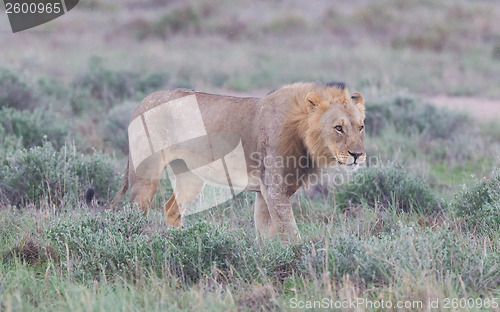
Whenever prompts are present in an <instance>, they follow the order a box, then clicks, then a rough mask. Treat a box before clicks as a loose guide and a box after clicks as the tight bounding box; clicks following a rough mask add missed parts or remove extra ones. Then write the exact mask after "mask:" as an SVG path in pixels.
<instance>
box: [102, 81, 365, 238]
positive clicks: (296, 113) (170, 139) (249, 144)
mask: <svg viewBox="0 0 500 312" xmlns="http://www.w3.org/2000/svg"><path fill="white" fill-rule="evenodd" d="M364 118H365V108H364V99H363V97H362V96H361V94H359V93H353V94H352V95H349V92H348V90H347V89H346V88H345V87H344V84H342V83H329V84H326V85H323V84H315V83H295V84H292V85H287V86H284V87H282V88H281V89H279V90H276V91H274V92H271V93H270V94H268V95H267V96H266V97H264V98H262V99H258V98H239V97H231V96H221V95H214V94H206V93H201V92H196V91H192V90H186V89H175V90H169V91H157V92H155V93H153V94H151V95H149V96H148V97H146V98H145V99H144V100H143V101H142V102H141V104H140V105H139V106H138V107H137V108H136V109H135V110H134V112H133V113H132V118H131V123H130V126H129V150H130V155H129V160H128V164H127V173H126V174H125V179H124V182H123V186H122V188H121V190H120V191H119V192H118V193H117V195H116V196H115V198H114V199H113V201H112V202H111V204H110V207H113V206H114V205H116V204H117V203H118V202H119V201H120V200H121V198H122V197H123V195H124V194H125V192H126V191H127V189H128V188H130V201H131V202H132V203H137V204H138V205H139V207H140V208H141V209H143V210H144V212H146V211H147V209H148V207H149V206H150V204H151V201H152V199H153V196H154V195H155V193H156V190H157V186H158V182H159V179H160V175H161V174H162V172H163V171H164V170H165V168H166V167H167V166H168V165H169V164H170V166H171V168H172V170H173V172H174V174H175V180H176V183H175V188H174V194H173V195H172V197H171V198H170V199H169V200H168V201H167V203H165V213H166V223H167V225H168V226H181V221H182V217H183V215H184V212H185V209H186V207H187V205H188V203H189V202H191V201H192V200H193V199H194V198H195V197H196V196H197V195H198V194H199V193H200V192H201V191H202V190H203V188H204V186H205V182H210V183H216V184H219V185H224V184H225V185H229V186H230V187H231V190H233V188H234V189H239V190H244V191H253V192H256V199H255V211H254V218H255V227H256V228H257V230H258V232H259V233H261V234H262V235H264V236H266V237H274V236H276V235H278V236H279V238H280V239H281V240H282V241H296V240H298V239H299V233H298V230H297V224H296V223H295V218H294V216H293V212H292V207H291V205H290V201H289V198H290V196H292V195H293V194H294V193H295V192H296V191H297V189H298V188H300V187H301V186H303V185H304V184H307V181H308V177H311V175H313V174H316V173H317V172H318V170H319V169H321V168H323V167H326V166H329V165H338V164H340V165H348V166H349V165H353V164H359V163H363V162H364V161H365V158H366V154H365V150H364V147H363V139H364V135H365V131H364V125H363V121H364ZM238 147H240V150H239V151H240V152H241V153H240V154H238V153H237V152H232V151H237V150H238ZM231 153H232V154H231ZM228 155H230V156H228ZM238 155H239V156H238ZM218 159H219V160H221V161H219V162H218V164H217V165H215V164H216V160H218ZM233 194H234V193H233Z"/></svg>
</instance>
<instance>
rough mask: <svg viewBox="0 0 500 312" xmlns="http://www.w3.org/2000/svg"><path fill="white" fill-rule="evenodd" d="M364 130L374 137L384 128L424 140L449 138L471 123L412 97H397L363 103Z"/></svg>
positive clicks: (459, 115) (466, 119) (465, 117)
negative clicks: (419, 135) (364, 113)
mask: <svg viewBox="0 0 500 312" xmlns="http://www.w3.org/2000/svg"><path fill="white" fill-rule="evenodd" d="M366 110H367V113H366V120H365V125H366V128H367V131H368V132H369V133H370V134H372V135H378V134H379V133H380V131H381V130H382V128H384V127H385V126H386V125H394V127H395V129H396V130H397V131H399V132H403V133H405V134H407V135H411V134H422V135H424V136H426V138H427V139H450V138H452V137H453V136H454V135H455V134H456V133H457V132H458V130H459V128H460V127H462V126H463V125H464V124H466V123H467V124H470V123H472V121H471V120H470V118H469V117H467V116H466V115H464V114H461V113H456V112H452V111H449V110H448V109H445V108H438V107H436V106H435V105H432V104H428V103H423V102H421V101H419V100H417V99H416V98H414V97H410V96H406V95H398V96H395V97H389V98H381V99H379V100H378V101H375V102H367V103H366Z"/></svg>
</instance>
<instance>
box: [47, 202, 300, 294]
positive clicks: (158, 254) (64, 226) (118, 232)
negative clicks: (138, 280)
mask: <svg viewBox="0 0 500 312" xmlns="http://www.w3.org/2000/svg"><path fill="white" fill-rule="evenodd" d="M75 217H76V218H75ZM75 217H71V216H70V217H69V218H58V220H56V221H54V222H52V223H51V224H50V226H49V227H48V229H47V237H48V238H49V240H50V241H51V242H52V243H51V246H52V247H53V249H54V250H55V251H56V252H57V254H59V255H67V251H66V248H68V251H69V254H70V258H71V259H70V262H66V261H65V262H62V263H61V265H62V266H66V268H65V271H66V270H67V269H70V270H71V274H73V275H74V276H75V277H77V278H81V279H99V278H101V277H102V275H103V274H105V275H106V276H107V278H113V276H115V275H116V274H119V275H120V276H125V277H129V276H132V277H134V276H135V275H136V274H141V273H143V272H144V271H147V272H155V273H156V274H158V275H159V276H163V275H167V276H169V277H175V278H178V279H181V280H182V282H183V283H185V284H186V285H192V284H193V283H195V282H197V281H198V280H200V279H204V278H206V277H209V276H212V274H216V275H219V274H222V275H223V276H224V277H225V278H227V279H229V278H244V279H260V278H263V280H266V279H267V278H268V277H269V276H270V277H283V276H284V275H285V274H286V275H288V274H291V269H292V268H291V266H292V265H293V263H294V261H295V258H296V255H295V252H294V251H293V248H292V247H290V246H283V245H282V244H281V243H280V242H279V241H267V242H266V243H265V244H259V243H258V242H257V241H255V240H254V239H253V237H251V235H248V233H239V232H235V231H227V230H224V229H223V228H220V227H218V226H216V225H212V224H208V223H207V222H204V221H202V222H198V223H194V224H190V225H188V226H185V227H184V228H183V229H180V228H170V229H168V230H167V229H166V228H163V226H164V225H160V226H161V228H158V224H155V223H153V222H152V220H151V219H148V218H145V217H144V215H143V213H142V211H140V210H138V209H136V208H135V207H133V208H132V207H131V206H126V207H125V208H124V209H123V210H120V211H117V212H114V213H113V212H104V213H101V214H93V213H84V214H82V215H78V216H76V215H75ZM238 235H244V236H243V239H242V238H241V237H238ZM61 258H65V256H61ZM68 266H70V267H69V268H68ZM219 276H220V275H219Z"/></svg>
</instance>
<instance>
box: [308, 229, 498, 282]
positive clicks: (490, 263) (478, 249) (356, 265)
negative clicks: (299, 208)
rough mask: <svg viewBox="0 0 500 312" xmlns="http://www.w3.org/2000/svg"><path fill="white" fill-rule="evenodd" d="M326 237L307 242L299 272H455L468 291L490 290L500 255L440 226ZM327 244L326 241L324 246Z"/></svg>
mask: <svg viewBox="0 0 500 312" xmlns="http://www.w3.org/2000/svg"><path fill="white" fill-rule="evenodd" d="M327 236H328V240H327V241H321V242H319V243H317V244H315V245H314V244H307V245H306V246H305V247H304V250H303V252H302V256H301V258H300V261H299V265H298V268H299V271H300V272H302V273H303V274H313V275H314V274H316V275H322V274H324V273H325V271H327V272H329V273H330V276H334V277H336V278H342V277H343V276H345V275H350V276H351V277H352V278H353V279H359V280H360V281H361V282H364V283H368V284H374V283H375V284H387V283H390V282H394V281H398V280H400V279H401V278H404V277H405V276H406V277H407V276H408V274H411V275H413V276H414V278H416V279H418V278H422V275H430V276H443V275H449V276H450V277H451V278H452V280H455V281H457V286H458V285H459V284H458V283H459V282H458V280H459V279H458V276H460V278H461V280H462V281H463V282H464V283H465V284H466V285H467V286H469V287H473V288H474V289H491V288H492V289H495V288H496V287H498V285H500V272H499V271H498V270H497V269H496V267H497V265H498V261H499V260H500V255H499V254H498V252H496V251H495V247H493V246H489V247H486V248H485V247H484V245H483V242H482V240H474V239H471V238H470V237H467V236H463V235H462V234H460V233H457V232H452V231H450V230H449V229H448V228H446V227H437V228H434V229H430V228H419V227H418V226H416V225H415V224H409V225H408V226H401V228H400V229H399V231H396V232H393V233H382V234H380V236H369V237H358V236H357V235H353V234H348V233H345V232H341V233H335V232H333V233H328V234H327ZM326 242H328V244H326Z"/></svg>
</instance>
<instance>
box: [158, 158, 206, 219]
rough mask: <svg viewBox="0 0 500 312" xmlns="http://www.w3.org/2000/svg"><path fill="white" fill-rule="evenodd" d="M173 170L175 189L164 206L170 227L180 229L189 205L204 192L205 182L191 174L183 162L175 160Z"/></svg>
mask: <svg viewBox="0 0 500 312" xmlns="http://www.w3.org/2000/svg"><path fill="white" fill-rule="evenodd" d="M171 168H172V170H173V171H174V174H175V188H174V193H173V194H172V197H170V199H169V200H168V201H167V202H166V203H165V206H164V208H165V219H166V223H167V226H168V227H171V226H177V227H180V226H181V225H182V217H183V216H184V213H185V210H186V207H187V205H188V204H189V203H190V202H191V201H193V200H194V199H195V198H196V196H198V194H200V193H201V192H202V191H203V188H204V187H205V181H204V180H203V179H201V178H200V177H198V176H197V175H195V174H194V173H193V172H191V171H190V170H189V169H188V168H187V166H186V164H185V163H184V161H182V160H174V161H173V162H172V163H171Z"/></svg>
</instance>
